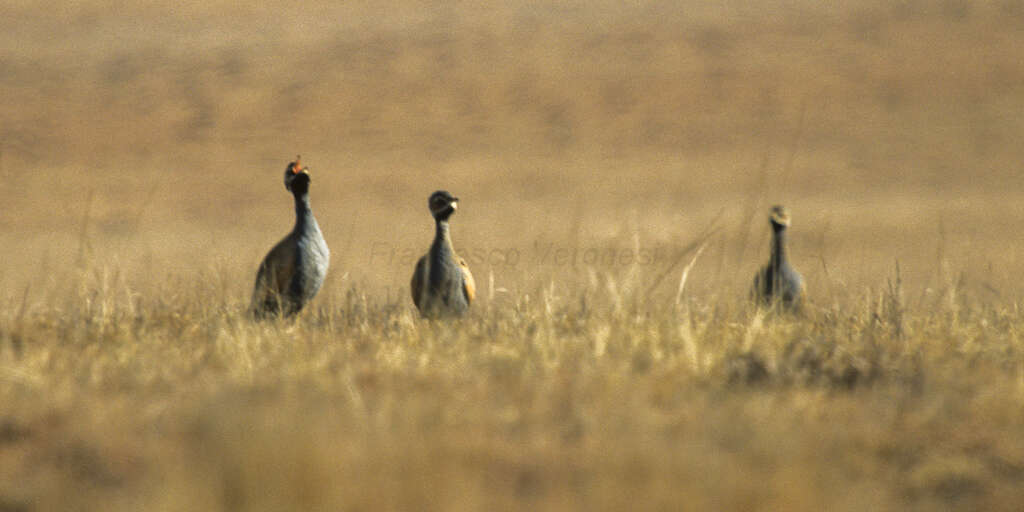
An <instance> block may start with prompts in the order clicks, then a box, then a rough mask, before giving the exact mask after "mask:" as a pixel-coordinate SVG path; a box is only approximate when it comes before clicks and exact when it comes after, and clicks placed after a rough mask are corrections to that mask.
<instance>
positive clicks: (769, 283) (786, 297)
mask: <svg viewBox="0 0 1024 512" xmlns="http://www.w3.org/2000/svg"><path fill="white" fill-rule="evenodd" d="M789 222H790V218H789V211H787V210H786V207H785V206H773V207H772V210H771V214H770V216H769V223H770V224H771V227H772V255H771V259H770V260H769V261H768V264H767V265H765V266H764V268H762V269H761V270H760V271H759V272H758V273H757V275H756V276H755V277H754V288H753V290H752V291H753V295H754V297H755V298H756V299H757V300H758V301H760V302H761V303H764V304H774V303H776V302H778V303H779V304H780V305H781V307H782V308H783V309H785V310H790V311H793V310H798V309H799V308H800V307H801V305H802V303H803V299H804V291H805V289H804V280H803V277H801V276H800V273H799V272H797V271H796V269H794V268H793V267H792V265H790V264H789V259H788V258H787V257H786V229H787V228H788V227H789Z"/></svg>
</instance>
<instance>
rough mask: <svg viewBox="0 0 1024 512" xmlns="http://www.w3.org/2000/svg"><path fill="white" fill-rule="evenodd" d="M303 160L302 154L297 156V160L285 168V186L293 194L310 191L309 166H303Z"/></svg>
mask: <svg viewBox="0 0 1024 512" xmlns="http://www.w3.org/2000/svg"><path fill="white" fill-rule="evenodd" d="M301 160H302V157H301V156H296V157H295V161H294V162H291V163H289V164H288V167H287V168H285V170H284V188H286V189H288V190H289V191H291V192H292V193H293V194H305V193H306V192H309V181H310V177H309V167H303V166H302V163H301Z"/></svg>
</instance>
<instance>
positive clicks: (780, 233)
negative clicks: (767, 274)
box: [771, 227, 786, 268]
mask: <svg viewBox="0 0 1024 512" xmlns="http://www.w3.org/2000/svg"><path fill="white" fill-rule="evenodd" d="M785 264H786V228H784V227H783V228H777V229H774V230H772V259H771V265H772V268H779V267H781V266H783V265H785Z"/></svg>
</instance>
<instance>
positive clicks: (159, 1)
mask: <svg viewBox="0 0 1024 512" xmlns="http://www.w3.org/2000/svg"><path fill="white" fill-rule="evenodd" d="M1020 48H1024V2H1021V1H1019V0H990V1H981V2H969V1H966V0H942V1H916V0H904V1H897V2H891V1H885V2H882V1H874V0H864V1H856V2H848V3H840V4H832V3H826V4H823V3H821V2H813V1H810V0H769V1H763V2H756V3H751V2H742V1H723V2H715V3H713V5H709V4H708V3H706V2H679V1H675V0H672V1H668V0H654V1H639V2H619V1H610V0H608V1H604V0H598V1H589V0H588V1H572V0H566V1H543V2H542V1H530V0H515V1H511V2H505V3H501V4H500V5H490V6H483V5H481V4H479V3H478V2H434V1H430V2H426V1H423V2H419V1H414V0H398V1H395V2H383V3H382V2H366V1H349V2H316V1H314V2H305V3H301V4H297V3H294V2H278V1H268V2H260V3H259V5H258V6H246V5H237V3H236V2H224V1H219V0H213V1H204V2H168V1H165V0H152V1H141V2H128V3H125V2H114V1H103V0H92V1H82V2H63V3H60V4H59V5H53V4H51V3H49V2H41V1H34V0H14V1H8V2H4V3H3V4H2V5H0V49H2V50H0V98H2V101H0V176H2V177H3V180H2V181H0V201H2V204H3V207H2V208H0V258H2V261H3V262H4V263H5V265H3V267H2V268H0V283H2V288H0V289H2V290H3V292H4V294H5V297H4V299H5V300H6V301H8V302H10V301H18V300H20V299H21V298H22V296H23V294H26V293H29V292H27V291H26V290H27V289H32V288H36V289H37V288H40V287H42V288H46V287H50V288H53V289H57V288H59V286H60V282H61V280H62V279H64V278H65V276H66V273H65V272H64V270H66V269H89V270H90V271H95V272H98V273H102V274H103V275H105V276H108V277H109V279H110V280H112V282H114V284H115V285H117V286H123V287H124V288H125V289H126V290H128V291H130V292H131V293H148V292H150V291H152V289H153V288H154V287H155V286H157V284H154V283H161V284H160V286H165V285H166V284H167V283H168V282H177V281H181V280H189V279H193V278H195V277H196V276H203V278H204V279H210V278H212V279H214V280H217V281H218V283H219V284H218V286H222V287H223V289H224V290H225V292H226V293H227V294H228V296H230V297H236V298H237V300H238V301H239V302H244V301H247V300H248V293H249V291H250V287H251V285H252V279H253V276H254V275H255V272H256V268H257V265H258V264H259V261H260V260H261V258H262V257H263V255H264V254H265V253H266V251H267V250H268V249H269V248H270V247H271V246H272V245H273V244H274V243H275V242H277V240H279V239H280V238H281V237H282V236H284V235H285V234H286V233H287V232H288V230H289V229H290V228H291V225H292V222H293V218H294V217H293V215H294V214H293V210H292V204H291V198H290V196H289V195H288V194H287V192H286V191H285V190H284V188H283V185H282V174H283V171H284V169H285V166H286V165H287V163H288V162H289V161H291V160H292V159H294V156H295V155H296V154H301V155H302V157H303V161H304V162H305V163H306V164H307V165H309V166H310V168H311V169H312V174H313V189H312V200H313V204H314V209H315V212H316V215H317V217H318V219H319V221H320V225H321V227H322V228H323V231H324V234H325V237H326V238H327V241H328V243H329V245H330V247H331V249H332V271H331V275H330V280H329V282H328V283H327V285H326V288H325V294H326V295H327V296H328V297H330V296H332V295H338V294H341V293H344V292H345V290H349V289H352V287H357V288H359V289H361V290H363V291H364V292H365V293H367V294H368V295H370V296H371V297H372V298H373V300H379V301H381V302H385V303H390V302H398V303H402V304H406V305H409V301H408V300H406V294H407V282H408V278H409V276H410V275H411V272H412V267H413V264H414V262H415V259H416V258H417V257H418V256H419V255H420V254H421V253H422V252H423V251H425V250H426V248H427V246H428V245H429V243H430V240H431V238H432V230H433V224H432V220H431V218H430V217H429V214H428V211H427V208H426V198H427V196H428V195H429V194H430V193H431V192H433V191H434V190H436V189H441V188H444V189H447V190H449V191H451V192H452V193H454V194H456V195H458V196H459V197H460V198H461V199H462V201H461V204H460V206H461V208H460V210H459V213H458V214H457V216H456V217H455V218H454V222H453V233H454V239H455V243H456V247H457V248H458V249H459V250H460V251H461V252H463V254H464V255H465V256H467V259H468V260H469V262H470V265H471V266H472V268H473V270H474V273H475V274H476V276H477V281H478V283H481V287H482V288H483V290H484V292H485V293H488V292H489V293H490V294H492V295H495V296H497V297H499V298H500V296H501V295H502V294H503V293H505V294H508V295H510V296H515V295H518V294H523V293H530V292H531V291H532V290H534V289H535V288H536V287H539V286H545V285H547V284H550V283H552V282H555V283H572V282H577V281H580V282H582V281H586V280H588V279H590V280H593V279H594V277H593V276H594V275H595V274H596V275H606V276H609V279H610V280H612V281H614V280H616V279H618V280H621V281H623V282H624V281H626V280H628V279H632V278H633V277H631V276H634V277H635V276H637V275H639V276H641V278H639V280H638V281H637V282H642V283H643V285H644V286H648V287H650V288H649V289H650V290H651V293H652V294H658V293H665V294H669V295H670V294H672V293H674V291H675V290H674V288H675V285H676V282H677V281H678V271H679V270H680V269H681V267H682V265H680V264H679V262H680V261H683V262H684V263H685V261H686V260H688V258H689V257H690V256H689V253H686V252H685V251H684V250H683V249H685V248H687V247H688V246H689V245H690V244H691V243H693V242H694V241H695V240H704V239H706V242H707V249H706V251H705V252H704V254H703V256H702V257H701V259H700V260H699V261H698V263H697V264H696V266H695V268H694V271H693V274H692V275H691V283H692V284H689V285H688V287H689V288H688V289H689V290H691V293H693V294H694V295H695V296H696V297H710V296H712V295H715V294H718V293H726V294H734V293H740V292H744V291H745V290H746V288H747V287H748V286H749V282H750V278H751V277H752V276H753V273H754V271H755V269H756V267H757V266H759V265H761V264H763V262H764V261H766V259H767V251H768V229H767V209H768V207H769V206H770V205H772V204H775V203H782V204H785V205H787V206H788V207H789V208H790V211H791V213H792V215H793V219H794V220H793V227H792V230H791V241H790V243H791V255H792V258H793V260H794V262H795V264H796V265H797V267H798V268H799V269H800V270H801V271H802V272H803V273H804V275H805V276H806V277H807V279H808V281H809V290H810V293H811V296H812V300H815V298H817V300H819V301H824V302H826V303H827V302H828V301H829V300H832V299H833V298H837V297H843V296H850V295H856V294H859V293H861V292H862V291H863V290H873V289H880V288H881V287H883V286H885V284H886V281H887V280H888V279H893V278H894V277H895V276H896V268H897V266H898V267H899V275H900V278H901V279H902V280H903V283H904V286H905V287H906V289H907V290H909V291H910V295H909V298H910V299H911V301H912V304H913V303H914V302H913V301H914V300H920V301H922V302H920V303H921V304H925V305H927V303H928V300H930V299H929V296H930V295H929V294H932V293H933V291H934V290H938V289H941V288H943V287H946V288H948V287H950V286H953V287H956V288H958V289H960V290H962V291H970V292H971V293H972V294H974V295H975V296H977V297H980V298H982V299H992V298H995V299H997V300H998V299H1005V298H1008V297H1011V296H1018V297H1019V294H1020V293H1021V291H1022V290H1024V281H1022V280H1021V279H1019V278H1018V277H1017V276H1019V275H1021V273H1024V258H1022V251H1021V245H1020V233H1021V226H1022V225H1024V207H1022V205H1024V172H1022V169H1021V162H1022V161H1024V144H1021V143H1020V137H1021V134H1024V58H1022V54H1021V52H1020ZM709 229H710V230H711V231H710V234H709V235H707V236H705V234H707V233H708V232H709ZM666 273H668V274H666ZM665 275H671V277H669V278H665ZM29 283H32V284H31V285H30V284H29ZM26 287H28V288H26ZM502 289H503V290H504V291H502ZM495 290H497V291H495ZM32 293H35V292H32ZM40 297H41V296H40ZM39 300H43V299H41V298H40V299H39ZM410 307H411V306H410Z"/></svg>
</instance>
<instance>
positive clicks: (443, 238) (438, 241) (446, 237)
mask: <svg viewBox="0 0 1024 512" xmlns="http://www.w3.org/2000/svg"><path fill="white" fill-rule="evenodd" d="M434 224H435V229H434V245H435V246H438V245H443V246H447V247H451V245H452V235H451V230H450V229H449V228H448V220H447V219H445V220H441V219H438V220H436V221H435V223H434Z"/></svg>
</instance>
